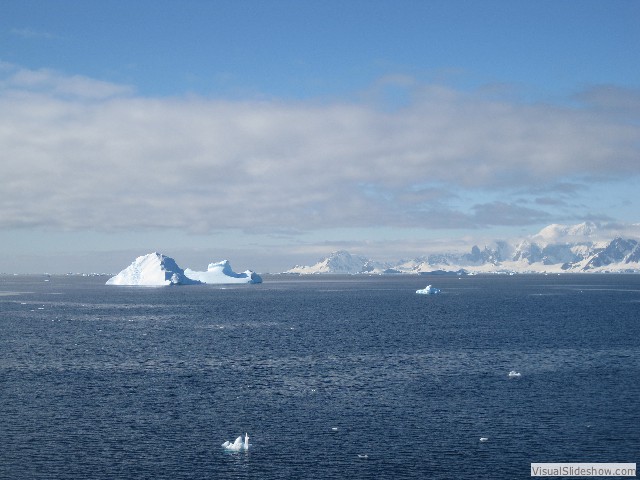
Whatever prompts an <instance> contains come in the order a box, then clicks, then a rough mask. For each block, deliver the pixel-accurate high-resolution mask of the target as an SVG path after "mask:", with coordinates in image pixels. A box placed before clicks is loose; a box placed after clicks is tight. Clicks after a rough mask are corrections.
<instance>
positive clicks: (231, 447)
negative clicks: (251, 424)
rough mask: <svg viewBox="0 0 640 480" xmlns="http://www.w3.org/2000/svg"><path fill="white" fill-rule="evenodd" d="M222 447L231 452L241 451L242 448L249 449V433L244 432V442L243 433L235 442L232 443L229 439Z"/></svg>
mask: <svg viewBox="0 0 640 480" xmlns="http://www.w3.org/2000/svg"><path fill="white" fill-rule="evenodd" d="M222 448H224V449H225V450H227V451H229V452H239V451H240V450H242V449H244V450H249V434H248V433H245V434H244V443H243V442H242V435H240V436H239V437H238V438H236V440H235V442H233V443H231V442H230V441H229V440H227V441H226V442H224V443H223V444H222Z"/></svg>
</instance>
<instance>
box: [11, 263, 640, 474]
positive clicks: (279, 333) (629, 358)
mask: <svg viewBox="0 0 640 480" xmlns="http://www.w3.org/2000/svg"><path fill="white" fill-rule="evenodd" d="M264 280H265V282H264V283H263V284H262V285H242V286H235V287H228V288H220V287H216V286H191V287H165V288H129V287H112V286H111V287H107V286H104V285H103V283H104V281H105V278H78V277H51V278H50V279H49V281H47V282H45V281H44V277H39V276H33V277H13V276H3V277H0V409H1V411H0V478H2V479H12V480H14V479H110V480H115V479H218V478H220V479H232V478H233V479H235V478H252V479H254V478H255V479H286V478H292V479H306V478H309V479H345V478H349V479H365V478H377V479H380V478H393V479H403V478H407V479H409V478H411V479H413V478H416V479H418V478H420V479H422V478H430V479H450V478H481V479H484V478H486V479H502V478H504V479H514V478H530V477H529V475H530V463H531V462H638V461H639V460H640V458H639V455H638V454H639V452H640V433H638V432H639V429H638V425H640V276H635V275H582V276H487V277H481V276H476V277H463V278H458V277H446V276H434V277H415V276H398V277H353V278H352V277H339V278H336V277H303V278H293V279H292V278H287V277H277V276H275V277H270V276H265V278H264ZM429 283H431V284H434V285H435V286H437V287H439V288H441V289H442V294H440V295H435V296H432V295H416V294H415V290H416V289H417V288H423V287H424V286H425V285H427V284H429ZM510 370H517V371H519V372H521V373H522V376H521V377H520V378H514V379H510V378H508V377H507V374H508V372H509V371H510ZM334 428H337V430H333V429H334ZM244 432H249V435H250V437H251V440H250V441H251V448H250V450H249V451H248V452H238V453H227V452H225V451H224V450H223V449H222V448H221V447H220V444H221V443H222V442H223V441H225V440H232V441H233V440H234V439H235V438H236V437H237V436H239V435H240V434H244ZM480 437H488V438H489V441H487V442H482V443H481V442H479V438H480ZM362 454H366V455H368V458H367V459H361V458H359V457H358V455H362Z"/></svg>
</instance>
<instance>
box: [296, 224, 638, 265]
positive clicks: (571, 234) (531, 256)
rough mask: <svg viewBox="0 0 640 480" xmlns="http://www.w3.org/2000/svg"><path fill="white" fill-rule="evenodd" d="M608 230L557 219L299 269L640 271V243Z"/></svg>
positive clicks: (344, 256)
mask: <svg viewBox="0 0 640 480" xmlns="http://www.w3.org/2000/svg"><path fill="white" fill-rule="evenodd" d="M605 233H606V232H604V231H603V230H602V229H601V228H600V227H599V226H598V225H596V224H594V223H592V222H585V223H580V224H577V225H559V224H553V225H549V226H547V227H545V228H543V229H542V230H541V231H540V232H538V233H537V234H535V235H532V236H530V237H527V238H523V239H517V240H511V241H510V240H496V241H495V242H492V244H491V245H485V246H483V247H482V248H480V247H479V246H478V245H473V246H471V247H470V248H469V250H468V251H465V252H443V253H432V254H429V255H425V256H420V257H417V258H414V259H411V260H399V261H397V262H378V261H375V260H372V259H370V258H367V257H365V256H362V255H354V254H351V253H349V252H347V251H344V250H340V251H336V252H333V253H331V254H330V255H329V256H327V257H326V258H323V259H321V260H319V261H318V262H317V263H316V264H315V265H311V266H299V265H297V266H295V267H293V268H291V269H290V270H288V271H287V272H285V273H295V274H319V273H332V274H391V273H411V274H420V273H434V272H435V273H460V274H474V273H640V243H639V242H638V240H636V239H633V238H623V237H621V236H616V237H614V238H611V239H603V234H605Z"/></svg>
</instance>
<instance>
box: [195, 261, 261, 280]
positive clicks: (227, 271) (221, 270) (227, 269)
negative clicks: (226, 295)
mask: <svg viewBox="0 0 640 480" xmlns="http://www.w3.org/2000/svg"><path fill="white" fill-rule="evenodd" d="M184 273H185V275H186V276H187V277H189V278H190V279H192V280H197V281H199V282H202V283H213V284H226V283H262V278H261V277H260V275H258V274H257V273H255V272H252V271H251V270H247V271H245V272H242V273H236V272H234V271H233V269H232V268H231V265H230V264H229V261H228V260H223V261H221V262H217V263H210V264H209V266H208V267H207V271H206V272H197V271H195V270H191V269H190V268H187V269H186V270H185V271H184Z"/></svg>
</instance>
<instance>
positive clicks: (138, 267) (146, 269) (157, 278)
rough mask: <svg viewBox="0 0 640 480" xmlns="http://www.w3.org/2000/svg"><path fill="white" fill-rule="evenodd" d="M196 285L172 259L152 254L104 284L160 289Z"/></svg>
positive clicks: (138, 259) (196, 282)
mask: <svg viewBox="0 0 640 480" xmlns="http://www.w3.org/2000/svg"><path fill="white" fill-rule="evenodd" d="M198 283H200V282H198V281H196V280H192V279H191V278H189V277H187V276H186V275H185V274H184V270H182V269H181V268H180V267H179V266H178V264H177V263H176V261H175V260H174V259H173V258H171V257H167V256H165V255H163V254H161V253H157V252H153V253H149V254H147V255H142V256H140V257H138V258H136V259H135V260H134V262H133V263H132V264H131V265H129V266H128V267H127V268H125V269H124V270H122V271H121V272H120V273H118V274H117V275H116V276H114V277H111V278H110V279H109V280H107V283H106V284H107V285H137V286H144V287H162V286H165V285H195V284H198Z"/></svg>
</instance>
